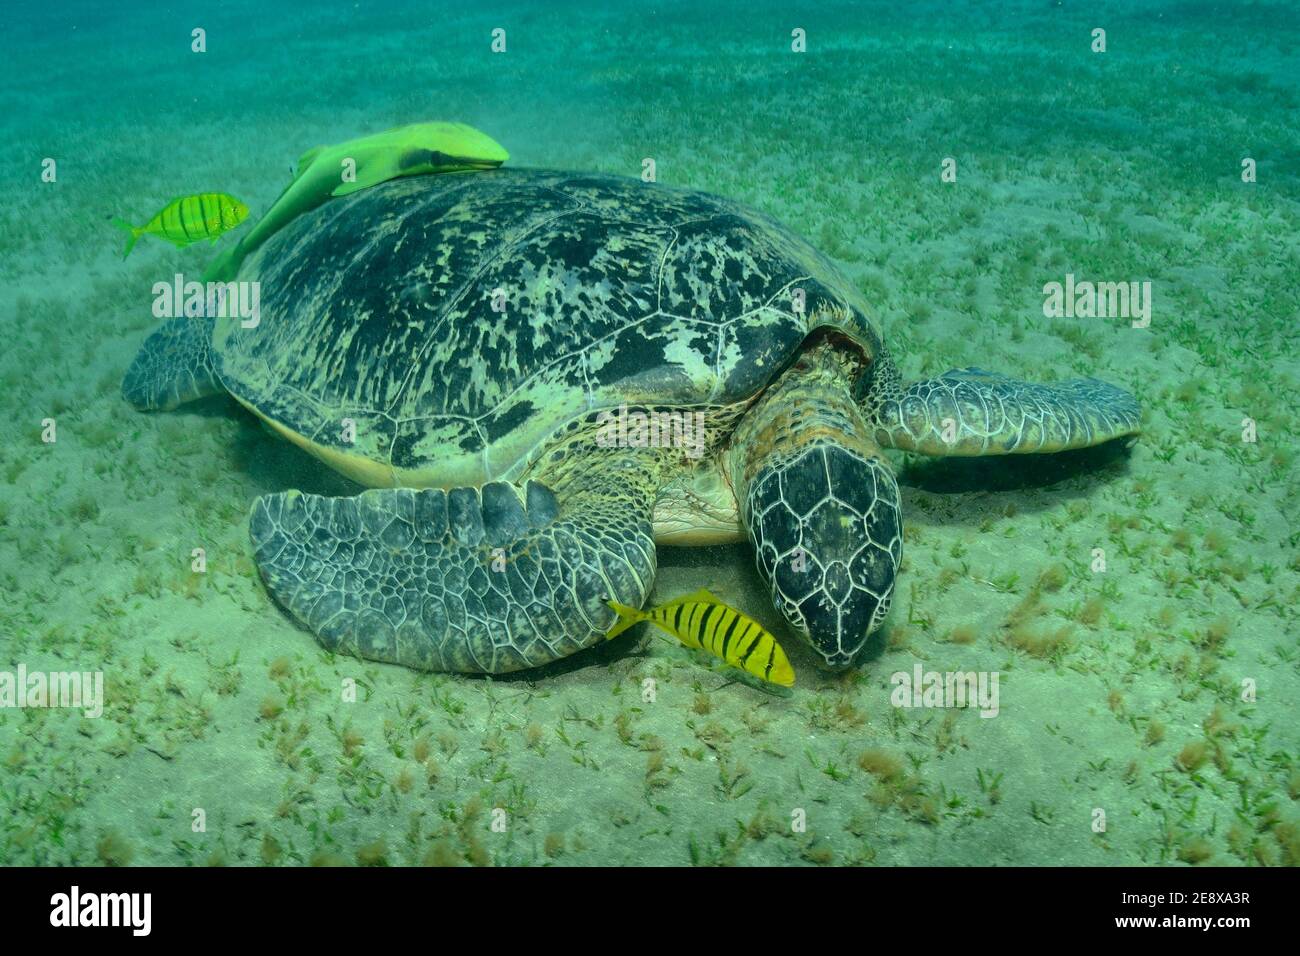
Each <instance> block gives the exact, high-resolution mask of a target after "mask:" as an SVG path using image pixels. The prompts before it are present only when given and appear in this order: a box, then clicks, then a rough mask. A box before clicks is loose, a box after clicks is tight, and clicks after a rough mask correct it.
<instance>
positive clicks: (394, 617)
mask: <svg viewBox="0 0 1300 956" xmlns="http://www.w3.org/2000/svg"><path fill="white" fill-rule="evenodd" d="M624 457H625V459H626V458H628V456H626V455H625V456H624ZM630 457H631V458H632V459H635V457H636V456H635V453H633V454H632V456H630ZM612 463H613V462H612V461H611V462H606V463H604V464H612ZM630 463H633V464H634V462H630ZM656 491H657V489H656V488H654V487H653V486H650V485H649V484H647V483H645V482H639V481H637V480H636V479H635V476H631V475H626V474H623V473H620V470H619V469H618V468H616V467H606V468H601V467H599V466H597V467H595V468H594V469H593V470H592V471H591V472H590V473H589V474H587V475H585V476H583V480H582V482H581V487H575V488H570V489H566V490H565V491H563V492H562V493H561V495H560V496H559V497H557V495H556V494H555V493H554V492H553V491H552V490H551V488H550V487H548V486H547V485H544V484H542V483H541V482H538V481H529V482H527V484H526V485H524V486H522V487H520V486H517V485H514V484H510V483H507V482H502V481H496V482H491V483H489V484H486V485H483V486H482V487H481V488H454V489H452V490H450V491H443V490H441V489H436V488H433V489H424V490H413V489H407V488H396V489H376V490H371V491H366V492H363V493H362V494H360V495H358V496H357V497H355V498H324V497H320V496H317V495H308V494H302V493H300V492H296V491H290V492H287V493H283V494H274V495H266V496H264V497H262V498H259V499H258V500H257V502H256V504H255V505H254V507H253V513H252V517H251V520H250V527H249V531H250V534H251V537H252V541H253V546H254V549H255V551H256V560H257V565H258V568H259V569H260V570H261V573H262V577H263V578H264V579H265V581H266V583H267V587H268V588H269V589H270V591H271V593H272V594H273V595H274V596H275V597H276V599H277V600H278V601H279V602H280V603H281V604H282V605H284V606H285V607H286V608H287V609H288V610H289V611H290V612H291V613H292V614H293V616H294V617H295V618H297V619H298V620H299V621H300V622H301V623H302V624H304V625H305V626H306V627H308V628H309V629H310V630H312V631H313V632H315V634H316V635H317V636H318V637H319V639H320V641H321V643H322V644H323V645H324V646H325V647H326V648H328V649H329V650H331V651H338V652H342V653H350V654H355V655H357V656H359V657H365V658H369V659H371V660H378V661H386V662H389V663H395V664H403V665H405V666H407V667H413V668H417V669H420V670H436V671H460V672H467V673H492V674H495V673H503V672H506V671H515V670H520V669H522V668H526V667H535V666H537V665H540V664H546V663H548V662H550V661H553V660H556V659H558V658H561V657H566V656H568V655H569V654H572V653H574V652H575V651H578V650H581V649H582V648H584V647H588V646H590V645H592V644H595V643H597V642H598V641H600V640H602V639H603V637H604V635H605V633H606V632H607V631H609V629H610V627H611V626H613V623H614V621H615V619H616V617H617V615H616V614H615V613H614V611H613V610H611V609H610V608H609V606H608V605H607V604H606V601H609V600H614V601H617V602H618V603H620V604H630V605H633V606H635V607H640V606H641V604H642V603H643V602H644V600H645V597H646V595H647V594H648V593H649V590H650V587H651V585H652V584H653V580H654V573H655V546H654V540H653V538H652V537H651V515H652V513H653V508H654V497H655V493H656Z"/></svg>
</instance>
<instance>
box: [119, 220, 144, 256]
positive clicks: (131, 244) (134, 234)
mask: <svg viewBox="0 0 1300 956" xmlns="http://www.w3.org/2000/svg"><path fill="white" fill-rule="evenodd" d="M113 225H115V226H117V228H119V229H122V230H125V231H126V232H129V233H130V234H131V238H129V239H127V240H126V248H125V249H123V250H122V258H123V259H125V258H126V257H127V256H129V255H130V254H131V250H132V249H134V248H135V244H136V243H137V242H139V241H140V234H141V230H140V229H138V228H136V227H135V226H133V225H131V224H130V223H129V222H127V221H126V220H125V219H114V220H113Z"/></svg>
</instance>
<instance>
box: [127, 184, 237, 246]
mask: <svg viewBox="0 0 1300 956" xmlns="http://www.w3.org/2000/svg"><path fill="white" fill-rule="evenodd" d="M246 218H248V207H247V206H245V205H244V204H243V203H242V202H240V201H239V200H238V199H236V198H235V197H234V196H230V195H227V194H226V193H197V194H195V195H193V196H182V197H181V198H180V199H173V200H172V201H171V202H169V203H168V204H167V205H165V206H163V208H162V211H160V212H159V213H158V215H156V216H154V217H153V218H152V219H150V220H149V221H148V222H146V223H145V224H144V225H143V226H133V225H131V224H130V223H129V222H127V221H126V220H124V219H114V220H113V225H115V226H117V228H119V229H124V230H126V231H127V232H129V233H130V234H131V238H130V239H128V240H127V241H126V249H124V250H123V251H122V258H123V259H125V258H126V257H127V256H129V255H130V254H131V250H132V249H133V248H134V247H135V244H136V242H138V241H139V239H140V237H141V236H157V237H158V238H159V239H166V240H167V241H168V242H170V243H173V244H175V245H176V246H179V247H181V248H184V247H185V246H188V245H189V244H190V243H193V242H201V241H202V240H204V239H207V240H208V241H209V242H216V241H217V237H219V236H220V235H221V234H222V233H225V232H229V231H230V230H231V229H234V228H235V227H236V226H238V225H239V224H240V223H241V222H243V221H244V220H245V219H246Z"/></svg>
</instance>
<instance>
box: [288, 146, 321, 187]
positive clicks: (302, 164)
mask: <svg viewBox="0 0 1300 956" xmlns="http://www.w3.org/2000/svg"><path fill="white" fill-rule="evenodd" d="M324 148H325V147H324V146H313V147H312V148H311V149H309V150H307V152H305V153H303V154H302V155H301V156H299V157H298V171H297V172H296V173H294V174H293V178H294V179H297V178H298V177H299V176H301V175H302V174H303V172H304V171H305V170H306V169H307V167H308V166H310V165H311V164H312V162H313V161H314V160H315V159H316V157H317V156H319V155H320V151H321V150H322V149H324Z"/></svg>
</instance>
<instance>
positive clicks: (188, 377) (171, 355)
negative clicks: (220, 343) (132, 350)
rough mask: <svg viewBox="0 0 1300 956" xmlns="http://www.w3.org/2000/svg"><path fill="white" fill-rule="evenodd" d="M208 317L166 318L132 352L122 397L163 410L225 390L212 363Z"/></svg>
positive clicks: (140, 406) (152, 409) (142, 406)
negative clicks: (135, 352)
mask: <svg viewBox="0 0 1300 956" xmlns="http://www.w3.org/2000/svg"><path fill="white" fill-rule="evenodd" d="M212 326H213V320H212V319H205V318H196V319H191V318H178V319H168V320H167V321H166V322H164V323H163V324H162V325H161V326H159V327H158V330H157V331H155V332H154V333H153V334H152V335H150V336H149V338H147V339H145V342H144V345H142V346H140V351H139V352H138V353H137V354H136V357H135V361H133V362H132V363H131V367H130V368H129V369H127V372H126V375H125V377H123V379H122V397H123V398H125V399H126V400H127V401H128V402H130V403H131V404H132V405H133V406H135V407H136V408H138V409H140V410H141V411H146V412H165V411H168V410H169V409H173V408H175V407H176V406H177V405H183V404H185V403H186V402H192V401H195V400H197V399H200V398H204V397H205V396H208V395H220V394H221V393H222V392H224V391H225V387H224V386H223V385H222V384H221V380H220V379H219V378H217V374H216V371H215V370H214V367H213V363H212Z"/></svg>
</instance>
